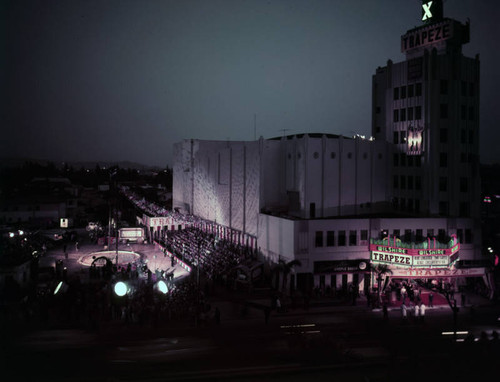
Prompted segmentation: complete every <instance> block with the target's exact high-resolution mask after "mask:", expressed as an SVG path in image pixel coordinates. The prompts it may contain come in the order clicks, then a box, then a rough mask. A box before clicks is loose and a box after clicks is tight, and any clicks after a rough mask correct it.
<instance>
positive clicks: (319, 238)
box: [314, 231, 323, 247]
mask: <svg viewBox="0 0 500 382" xmlns="http://www.w3.org/2000/svg"><path fill="white" fill-rule="evenodd" d="M314 242H315V245H316V247H322V246H323V231H316V240H315V241H314Z"/></svg>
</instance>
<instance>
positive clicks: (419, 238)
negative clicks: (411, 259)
mask: <svg viewBox="0 0 500 382" xmlns="http://www.w3.org/2000/svg"><path fill="white" fill-rule="evenodd" d="M423 240H424V233H423V230H422V229H417V231H416V238H415V241H417V242H421V241H423Z"/></svg>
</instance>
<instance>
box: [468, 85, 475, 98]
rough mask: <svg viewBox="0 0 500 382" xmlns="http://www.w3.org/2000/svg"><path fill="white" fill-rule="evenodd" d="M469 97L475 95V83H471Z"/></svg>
mask: <svg viewBox="0 0 500 382" xmlns="http://www.w3.org/2000/svg"><path fill="white" fill-rule="evenodd" d="M469 97H474V83H472V82H471V83H470V84H469Z"/></svg>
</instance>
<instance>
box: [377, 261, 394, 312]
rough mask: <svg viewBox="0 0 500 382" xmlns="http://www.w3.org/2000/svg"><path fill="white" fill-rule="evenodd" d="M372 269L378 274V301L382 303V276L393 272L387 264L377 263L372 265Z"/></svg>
mask: <svg viewBox="0 0 500 382" xmlns="http://www.w3.org/2000/svg"><path fill="white" fill-rule="evenodd" d="M372 270H373V271H374V272H375V273H376V274H377V286H378V288H377V295H378V303H379V304H380V303H381V289H382V278H383V276H384V275H387V274H392V271H391V269H390V268H389V267H388V266H387V265H386V264H377V266H376V267H373V266H372Z"/></svg>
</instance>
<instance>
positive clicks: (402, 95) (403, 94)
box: [401, 86, 406, 99]
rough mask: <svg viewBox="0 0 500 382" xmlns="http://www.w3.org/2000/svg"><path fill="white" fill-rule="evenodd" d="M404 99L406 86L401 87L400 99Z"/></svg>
mask: <svg viewBox="0 0 500 382" xmlns="http://www.w3.org/2000/svg"><path fill="white" fill-rule="evenodd" d="M404 98H406V86H401V99H404Z"/></svg>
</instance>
